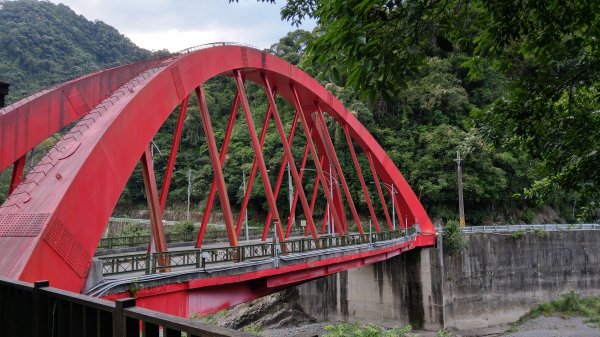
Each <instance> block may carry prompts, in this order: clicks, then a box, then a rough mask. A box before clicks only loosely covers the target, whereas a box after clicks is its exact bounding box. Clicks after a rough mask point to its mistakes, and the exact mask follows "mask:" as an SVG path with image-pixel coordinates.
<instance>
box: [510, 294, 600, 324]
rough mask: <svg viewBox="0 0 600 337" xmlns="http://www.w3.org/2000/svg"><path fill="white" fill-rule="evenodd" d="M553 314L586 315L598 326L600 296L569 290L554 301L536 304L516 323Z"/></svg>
mask: <svg viewBox="0 0 600 337" xmlns="http://www.w3.org/2000/svg"><path fill="white" fill-rule="evenodd" d="M554 314H561V316H563V317H566V318H568V317H573V316H583V317H587V318H588V322H590V323H593V324H594V325H596V326H597V327H600V297H586V298H583V297H581V296H579V295H578V294H577V293H575V292H574V291H570V292H568V293H566V294H562V295H561V296H560V298H558V299H557V300H555V301H552V302H548V303H543V304H540V305H538V306H537V307H536V308H534V309H533V310H531V311H530V312H528V313H527V314H525V315H524V316H523V317H521V318H520V319H519V321H518V322H517V323H516V325H520V324H522V323H523V322H525V321H526V320H529V319H533V318H536V317H540V316H552V315H554Z"/></svg>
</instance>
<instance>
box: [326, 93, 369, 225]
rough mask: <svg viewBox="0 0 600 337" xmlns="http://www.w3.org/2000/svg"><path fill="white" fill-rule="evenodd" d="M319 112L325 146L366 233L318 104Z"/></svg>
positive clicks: (353, 213)
mask: <svg viewBox="0 0 600 337" xmlns="http://www.w3.org/2000/svg"><path fill="white" fill-rule="evenodd" d="M317 107H318V113H317V118H318V121H317V124H320V126H321V130H322V132H323V138H324V139H325V146H326V147H327V148H329V151H330V152H331V159H332V160H333V164H334V168H335V169H336V171H337V175H338V177H339V179H340V180H341V184H342V187H343V189H344V194H346V200H347V201H348V205H349V206H350V210H351V211H352V216H353V217H354V221H355V222H356V225H357V226H358V231H359V232H360V233H361V234H364V231H363V228H362V224H361V223H360V218H359V217H358V212H357V211H356V207H355V206H354V201H353V200H352V194H350V189H349V188H348V184H347V183H346V178H345V177H344V171H342V166H341V165H340V161H339V160H338V156H337V153H336V152H335V148H334V146H333V142H332V141H331V135H330V134H329V130H327V124H325V119H323V112H322V110H321V107H320V106H319V105H318V104H317Z"/></svg>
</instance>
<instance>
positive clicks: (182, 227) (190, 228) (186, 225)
mask: <svg viewBox="0 0 600 337" xmlns="http://www.w3.org/2000/svg"><path fill="white" fill-rule="evenodd" d="M194 231H196V227H194V223H193V222H191V221H189V220H185V221H181V222H178V223H176V224H174V225H173V228H172V230H171V233H174V234H192V233H194Z"/></svg>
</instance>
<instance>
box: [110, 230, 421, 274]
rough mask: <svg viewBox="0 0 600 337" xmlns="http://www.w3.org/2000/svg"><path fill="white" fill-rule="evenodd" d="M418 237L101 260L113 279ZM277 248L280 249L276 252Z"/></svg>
mask: <svg viewBox="0 0 600 337" xmlns="http://www.w3.org/2000/svg"><path fill="white" fill-rule="evenodd" d="M415 233H416V229H415V227H410V228H408V229H407V230H406V231H403V230H397V231H391V232H381V233H372V234H371V235H370V236H369V234H359V233H354V234H349V235H343V236H323V237H319V238H316V239H313V238H302V239H294V240H288V241H285V242H280V243H257V244H250V245H242V246H237V247H218V248H208V249H190V250H178V251H169V252H164V253H152V254H132V255H120V256H109V257H101V258H100V260H101V261H102V274H103V275H104V276H113V275H119V274H128V273H144V274H154V273H157V272H158V271H160V270H165V269H171V270H172V269H178V268H184V267H185V268H190V267H193V268H205V267H206V265H207V264H215V263H227V262H242V261H247V260H256V259H264V258H274V257H276V256H277V255H281V256H285V255H289V254H295V253H304V252H309V251H316V250H322V249H329V248H336V247H347V246H353V245H360V244H367V243H376V242H382V241H390V240H395V239H399V238H403V237H408V236H411V235H413V234H415ZM276 248H277V249H276Z"/></svg>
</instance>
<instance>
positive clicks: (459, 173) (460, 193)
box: [454, 151, 465, 227]
mask: <svg viewBox="0 0 600 337" xmlns="http://www.w3.org/2000/svg"><path fill="white" fill-rule="evenodd" d="M454 161H455V162H456V165H457V168H456V170H457V176H458V177H457V178H458V216H459V222H460V227H464V226H465V204H464V200H463V179H462V167H461V166H460V161H461V159H460V152H459V151H456V159H454Z"/></svg>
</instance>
